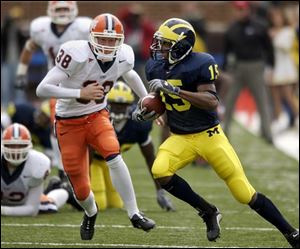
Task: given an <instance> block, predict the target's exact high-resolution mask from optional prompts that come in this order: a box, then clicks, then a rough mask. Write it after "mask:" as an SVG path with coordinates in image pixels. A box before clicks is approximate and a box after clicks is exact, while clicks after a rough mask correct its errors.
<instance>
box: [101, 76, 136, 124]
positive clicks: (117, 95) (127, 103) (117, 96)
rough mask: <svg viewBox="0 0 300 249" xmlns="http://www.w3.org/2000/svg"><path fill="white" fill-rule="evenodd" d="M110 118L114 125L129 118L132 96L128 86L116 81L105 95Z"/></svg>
mask: <svg viewBox="0 0 300 249" xmlns="http://www.w3.org/2000/svg"><path fill="white" fill-rule="evenodd" d="M107 96H108V97H107V101H108V109H109V112H110V117H111V118H112V120H113V121H114V122H116V123H119V122H121V121H123V120H126V119H129V118H130V112H131V109H132V104H133V102H134V95H133V93H132V90H131V89H130V87H129V86H127V85H126V84H125V83H124V82H122V81H118V82H116V84H115V85H114V87H113V88H112V89H111V90H110V91H109V93H108V95H107Z"/></svg>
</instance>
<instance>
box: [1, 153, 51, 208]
mask: <svg viewBox="0 0 300 249" xmlns="http://www.w3.org/2000/svg"><path fill="white" fill-rule="evenodd" d="M5 163H6V161H5V159H4V158H3V155H2V153H1V206H2V205H4V206H20V205H24V204H25V203H26V201H27V197H28V193H29V190H30V188H34V187H37V186H39V185H41V184H43V181H44V178H45V177H46V176H47V175H48V174H49V172H50V160H49V158H48V157H47V156H45V155H44V154H43V153H41V152H38V151H36V150H30V151H29V156H28V159H27V160H26V161H25V162H24V163H22V164H21V165H19V166H18V168H17V169H16V170H15V171H14V172H13V174H12V175H11V174H10V173H9V172H8V169H7V167H6V166H5V165H4V164H5Z"/></svg>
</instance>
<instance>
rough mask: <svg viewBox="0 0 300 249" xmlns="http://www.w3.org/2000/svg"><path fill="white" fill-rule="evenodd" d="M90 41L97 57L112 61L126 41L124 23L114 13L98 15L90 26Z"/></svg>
mask: <svg viewBox="0 0 300 249" xmlns="http://www.w3.org/2000/svg"><path fill="white" fill-rule="evenodd" d="M89 41H90V43H91V45H92V49H93V51H94V53H95V54H96V55H97V59H99V60H102V61H112V60H113V59H114V58H115V57H116V56H117V51H118V50H119V49H120V47H121V45H122V44H123V42H124V29H123V25H122V23H121V22H120V20H119V19H118V18H117V17H115V16H114V15H112V14H108V13H106V14H102V15H98V16H96V17H95V18H94V20H93V21H92V23H91V26H90V36H89Z"/></svg>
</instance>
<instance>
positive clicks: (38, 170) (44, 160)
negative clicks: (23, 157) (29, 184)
mask: <svg viewBox="0 0 300 249" xmlns="http://www.w3.org/2000/svg"><path fill="white" fill-rule="evenodd" d="M27 161H28V163H30V164H31V165H32V177H33V178H37V179H44V177H45V175H46V174H47V172H49V171H50V167H51V162H50V159H49V158H48V157H47V156H46V155H44V154H43V153H41V152H39V151H36V150H31V151H30V152H29V157H28V159H27Z"/></svg>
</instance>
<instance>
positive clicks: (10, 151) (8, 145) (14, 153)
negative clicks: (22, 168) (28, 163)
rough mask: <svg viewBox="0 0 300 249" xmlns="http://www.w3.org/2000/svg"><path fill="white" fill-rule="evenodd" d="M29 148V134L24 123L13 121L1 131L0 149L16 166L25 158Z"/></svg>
mask: <svg viewBox="0 0 300 249" xmlns="http://www.w3.org/2000/svg"><path fill="white" fill-rule="evenodd" d="M31 148H32V142H31V135H30V132H29V130H28V129H27V128H26V127H25V126H24V125H22V124H18V123H13V124H11V125H10V126H8V127H7V128H6V129H5V130H4V131H3V134H2V139H1V151H2V152H3V156H4V158H5V159H6V160H7V161H8V162H9V163H11V164H12V165H15V166H18V165H20V164H21V163H22V162H24V161H25V160H27V158H28V152H29V150H30V149H31Z"/></svg>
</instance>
